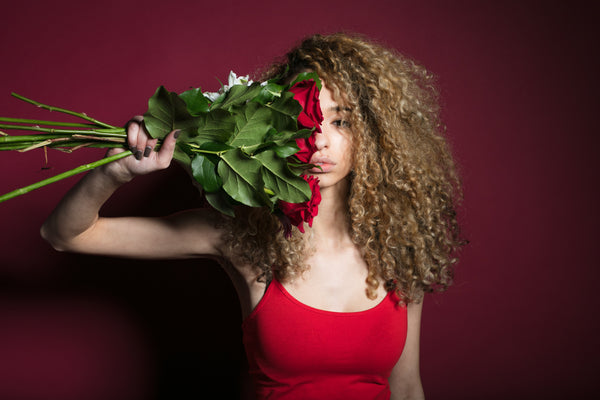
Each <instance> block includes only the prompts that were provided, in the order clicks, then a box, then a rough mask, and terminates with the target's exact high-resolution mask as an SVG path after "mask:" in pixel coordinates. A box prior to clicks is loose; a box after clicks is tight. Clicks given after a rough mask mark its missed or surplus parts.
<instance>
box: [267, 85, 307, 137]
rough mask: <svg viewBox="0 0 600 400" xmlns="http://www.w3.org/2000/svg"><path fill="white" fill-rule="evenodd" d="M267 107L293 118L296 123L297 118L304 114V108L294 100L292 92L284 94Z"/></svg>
mask: <svg viewBox="0 0 600 400" xmlns="http://www.w3.org/2000/svg"><path fill="white" fill-rule="evenodd" d="M266 106H267V107H269V108H271V109H273V110H275V111H277V112H280V113H282V114H283V115H287V116H289V117H292V118H293V120H294V121H296V118H297V117H298V115H299V114H300V113H301V112H302V106H301V105H300V103H298V101H296V100H294V94H293V93H290V92H284V93H283V94H282V95H281V97H278V98H277V99H276V100H275V101H273V103H271V104H267V105H266ZM294 128H295V127H294Z"/></svg>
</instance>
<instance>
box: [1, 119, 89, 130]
mask: <svg viewBox="0 0 600 400" xmlns="http://www.w3.org/2000/svg"><path fill="white" fill-rule="evenodd" d="M0 122H13V123H16V124H32V125H50V126H70V127H77V128H97V127H98V125H96V124H82V123H79V122H59V121H43V120H39V119H25V118H7V117H0Z"/></svg>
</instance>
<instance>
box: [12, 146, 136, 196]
mask: <svg viewBox="0 0 600 400" xmlns="http://www.w3.org/2000/svg"><path fill="white" fill-rule="evenodd" d="M130 155H131V151H129V150H126V151H124V152H121V153H118V154H115V155H113V156H110V157H106V158H103V159H101V160H98V161H96V162H93V163H90V164H84V165H80V166H79V167H77V168H73V169H72V170H69V171H66V172H63V173H62V174H58V175H55V176H53V177H51V178H48V179H44V180H42V181H39V182H36V183H34V184H31V185H29V186H25V187H22V188H20V189H17V190H13V191H12V192H9V193H6V194H4V195H2V196H0V203H2V202H4V201H6V200H9V199H12V198H13V197H17V196H21V195H23V194H25V193H29V192H31V191H32V190H35V189H39V188H41V187H44V186H46V185H49V184H51V183H54V182H58V181H60V180H63V179H65V178H69V177H71V176H73V175H77V174H80V173H82V172H85V171H90V170H92V169H94V168H97V167H100V166H102V165H104V164H108V163H111V162H113V161H116V160H120V159H121V158H125V157H127V156H130Z"/></svg>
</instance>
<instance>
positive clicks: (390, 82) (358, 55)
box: [225, 33, 465, 303]
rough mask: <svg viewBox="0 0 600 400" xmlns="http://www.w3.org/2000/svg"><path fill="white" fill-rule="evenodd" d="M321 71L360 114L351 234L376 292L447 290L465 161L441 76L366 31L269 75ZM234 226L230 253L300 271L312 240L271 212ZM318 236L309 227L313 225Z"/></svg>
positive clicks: (301, 49) (252, 212)
mask: <svg viewBox="0 0 600 400" xmlns="http://www.w3.org/2000/svg"><path fill="white" fill-rule="evenodd" d="M306 70H310V71H314V72H316V73H317V74H318V75H319V76H320V77H321V79H322V80H323V81H324V82H326V83H327V86H328V87H329V88H330V89H331V90H332V92H333V94H334V97H335V98H336V100H337V101H338V103H341V104H344V106H347V107H349V108H350V110H351V117H350V123H351V132H352V135H353V139H352V140H353V146H354V154H353V165H354V168H353V172H352V174H351V177H350V178H351V184H350V193H349V197H348V211H349V212H348V216H349V217H348V218H349V223H350V226H351V232H350V233H351V238H352V240H353V242H354V243H355V244H356V245H357V246H358V247H359V248H361V249H364V258H365V261H366V263H367V265H368V269H369V271H368V278H367V282H366V283H367V294H368V296H369V297H370V298H374V297H375V293H376V289H377V288H378V287H379V285H380V284H384V285H385V288H386V289H387V290H388V291H390V290H395V291H396V292H397V293H398V295H399V296H400V299H401V301H402V302H405V303H410V302H419V301H420V300H421V299H422V297H423V294H424V293H425V292H432V291H434V290H445V289H446V288H447V287H448V286H449V285H450V284H451V283H452V279H453V270H454V268H453V266H454V264H455V263H456V261H457V258H456V253H457V250H458V249H459V248H460V247H461V246H462V245H463V244H464V243H465V241H464V240H462V239H461V237H460V233H459V227H458V223H457V219H456V212H455V209H456V205H457V202H458V201H459V200H460V198H461V192H460V182H459V178H458V175H457V173H456V167H455V164H454V161H453V159H452V156H451V154H450V151H449V147H448V144H447V142H446V140H445V139H444V137H443V132H444V127H443V125H442V124H441V122H440V118H439V106H438V100H437V98H438V96H437V91H436V89H435V87H434V84H433V76H432V75H431V74H430V73H428V72H427V71H426V70H425V69H424V68H423V67H421V66H420V65H418V64H416V63H415V62H414V61H412V60H410V59H408V58H406V57H404V56H402V55H400V54H398V53H396V52H394V51H392V50H389V49H386V48H385V47H383V46H380V45H378V44H375V43H373V42H371V41H369V40H367V39H365V38H363V37H359V36H356V35H348V34H342V33H338V34H333V35H327V36H323V35H314V36H311V37H308V38H306V39H304V40H303V41H302V42H301V43H300V44H299V45H298V46H297V47H296V48H294V49H292V50H291V51H290V52H289V53H288V54H287V55H286V57H285V59H284V60H281V61H280V62H277V63H276V64H274V65H273V66H271V67H270V68H269V69H268V70H267V71H266V72H265V73H264V74H263V79H271V78H273V77H280V80H281V81H282V82H286V81H290V79H293V77H294V76H296V75H297V74H298V73H299V72H302V71H306ZM239 211H240V213H239V214H240V215H239V216H238V217H239V218H235V219H231V220H228V221H227V222H226V226H227V229H226V234H225V240H226V243H228V245H229V247H230V251H231V254H235V255H236V257H238V258H239V260H240V261H242V262H245V263H249V264H251V265H253V266H254V267H255V268H257V271H258V272H259V275H261V276H263V277H266V278H267V279H270V278H271V274H272V273H273V274H275V276H276V277H277V279H279V280H281V281H285V280H288V279H291V278H293V277H294V276H296V275H297V274H299V273H301V272H302V271H303V270H305V269H306V268H307V267H306V266H305V265H304V262H303V260H304V259H305V256H306V252H307V250H309V249H306V248H305V247H306V245H305V244H304V243H303V242H304V241H303V240H302V237H301V234H299V233H298V232H297V231H296V230H294V231H295V232H294V234H293V235H292V238H291V239H289V240H288V239H285V238H284V236H283V234H282V231H281V229H280V223H279V221H278V219H277V217H274V216H272V215H270V213H269V212H268V210H257V209H243V210H239ZM309 232H310V231H309Z"/></svg>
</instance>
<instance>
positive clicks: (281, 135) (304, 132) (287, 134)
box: [266, 129, 312, 146]
mask: <svg viewBox="0 0 600 400" xmlns="http://www.w3.org/2000/svg"><path fill="white" fill-rule="evenodd" d="M311 133H312V130H311V129H301V130H299V131H284V132H277V133H275V134H271V135H269V136H268V137H267V138H266V141H268V142H273V143H275V144H276V145H278V146H282V145H284V144H287V143H288V142H290V141H292V140H293V141H295V140H296V139H301V138H307V137H309V136H310V135H311Z"/></svg>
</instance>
